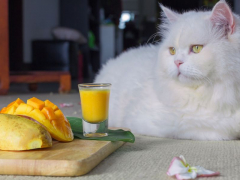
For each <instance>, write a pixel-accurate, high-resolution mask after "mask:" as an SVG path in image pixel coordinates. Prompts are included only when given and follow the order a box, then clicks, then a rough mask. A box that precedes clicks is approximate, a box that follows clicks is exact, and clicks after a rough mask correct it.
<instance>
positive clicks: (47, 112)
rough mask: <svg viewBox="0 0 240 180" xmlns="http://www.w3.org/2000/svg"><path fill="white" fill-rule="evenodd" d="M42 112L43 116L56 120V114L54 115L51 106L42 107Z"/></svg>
mask: <svg viewBox="0 0 240 180" xmlns="http://www.w3.org/2000/svg"><path fill="white" fill-rule="evenodd" d="M42 113H43V114H44V115H45V117H46V118H47V119H49V120H50V121H51V120H54V119H55V120H56V119H57V117H56V115H55V113H54V111H53V109H52V108H51V107H44V108H43V109H42Z"/></svg>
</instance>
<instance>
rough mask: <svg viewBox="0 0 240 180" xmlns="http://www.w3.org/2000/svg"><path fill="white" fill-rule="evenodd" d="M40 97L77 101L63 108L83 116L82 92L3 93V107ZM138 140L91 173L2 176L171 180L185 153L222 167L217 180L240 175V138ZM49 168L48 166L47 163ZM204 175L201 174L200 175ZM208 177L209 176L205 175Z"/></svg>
mask: <svg viewBox="0 0 240 180" xmlns="http://www.w3.org/2000/svg"><path fill="white" fill-rule="evenodd" d="M33 96H35V97H37V98H39V99H42V100H45V99H49V100H50V101H52V102H54V103H55V104H57V105H59V103H63V102H65V103H73V105H74V106H73V107H71V108H60V109H61V110H62V111H63V113H64V114H65V115H66V116H77V117H80V116H81V109H80V106H79V94H78V92H77V93H75V94H64V95H61V94H25V95H19V94H16V95H14V94H12V95H9V96H1V101H0V108H2V107H3V106H5V105H6V104H9V103H10V102H11V101H13V100H15V99H17V98H18V97H20V98H21V99H22V100H24V101H26V100H27V99H28V98H31V97H33ZM135 136H136V141H135V143H133V144H131V143H126V144H125V145H123V146H122V147H120V148H119V149H118V150H117V151H115V152H114V153H112V154H111V155H110V156H108V157H107V158H106V159H105V160H103V161H102V162H101V163H100V164H99V165H98V166H97V167H95V168H94V169H93V170H92V171H91V172H90V173H88V174H87V175H84V176H80V177H44V176H34V177H33V176H0V180H12V179H14V180H45V179H46V180H48V179H49V180H55V179H62V180H68V179H69V180H73V179H81V180H101V179H104V180H106V179H111V180H114V179H117V180H121V179H124V180H126V179H127V180H128V179H130V180H132V179H133V180H135V179H136V180H139V179H147V180H152V179H153V180H155V179H157V180H165V179H166V180H171V179H172V178H170V177H168V176H167V175H166V172H167V169H168V167H169V165H170V162H171V160H172V158H173V157H175V156H179V155H183V156H184V157H185V159H186V160H187V162H188V163H189V164H190V165H192V166H196V165H199V166H202V167H204V168H206V169H209V170H212V171H219V172H220V173H221V176H219V177H216V178H212V179H214V180H239V179H240V161H239V160H240V141H237V140H236V141H192V140H176V139H166V138H157V137H149V136H142V135H135ZM46 168H47V167H46ZM199 179H200V178H199ZM202 179H206V178H202Z"/></svg>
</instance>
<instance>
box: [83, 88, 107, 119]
mask: <svg viewBox="0 0 240 180" xmlns="http://www.w3.org/2000/svg"><path fill="white" fill-rule="evenodd" d="M109 94H110V91H109V90H99V89H90V90H80V96H81V105H82V114H83V119H84V120H85V121H87V122H90V123H99V122H102V121H104V120H106V119H107V118H108V106H109Z"/></svg>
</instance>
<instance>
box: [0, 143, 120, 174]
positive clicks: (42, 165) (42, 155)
mask: <svg viewBox="0 0 240 180" xmlns="http://www.w3.org/2000/svg"><path fill="white" fill-rule="evenodd" d="M123 144H124V142H121V141H118V142H110V141H94V140H80V139H75V140H74V141H72V142H69V143H62V142H58V141H54V142H53V146H52V147H51V148H46V149H38V150H31V151H18V152H16V151H0V174H15V175H40V176H80V175H83V174H86V173H88V172H89V171H91V170H92V169H93V168H94V167H95V166H97V165H98V164H99V163H100V162H101V161H102V160H103V159H104V158H106V157H107V156H108V155H109V154H111V153H112V152H114V151H115V150H116V149H118V148H119V147H120V146H122V145H123Z"/></svg>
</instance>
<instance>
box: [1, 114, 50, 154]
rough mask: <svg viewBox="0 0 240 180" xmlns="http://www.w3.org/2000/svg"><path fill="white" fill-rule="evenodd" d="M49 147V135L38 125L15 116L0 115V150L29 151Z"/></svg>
mask: <svg viewBox="0 0 240 180" xmlns="http://www.w3.org/2000/svg"><path fill="white" fill-rule="evenodd" d="M51 146H52V138H51V135H50V134H49V132H48V131H47V130H46V129H45V128H44V127H43V126H42V125H41V124H40V123H38V122H35V121H33V120H30V119H27V118H24V117H20V116H16V115H10V114H0V149H1V150H30V149H37V148H47V147H51Z"/></svg>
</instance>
